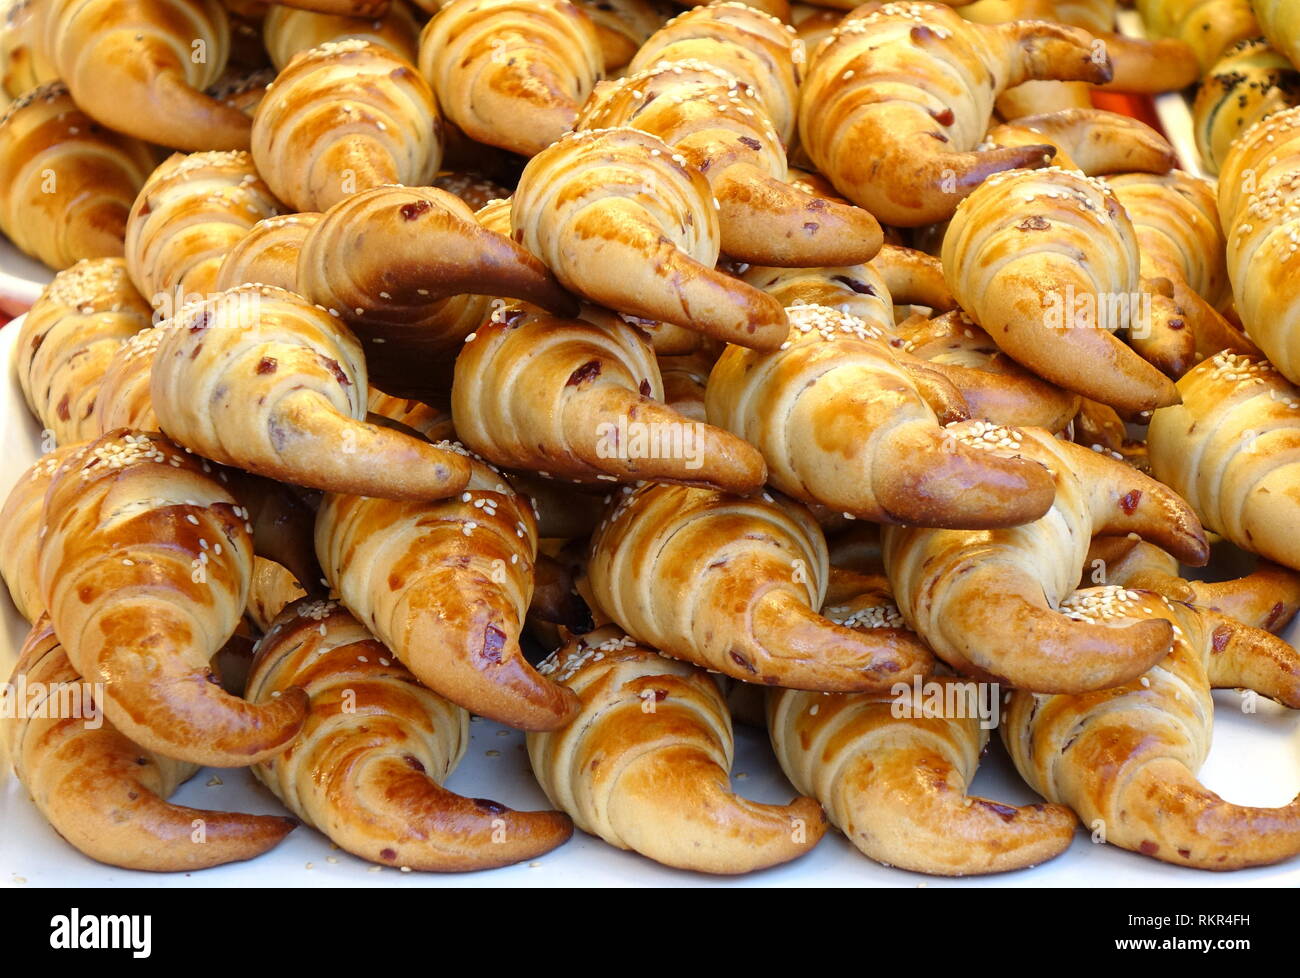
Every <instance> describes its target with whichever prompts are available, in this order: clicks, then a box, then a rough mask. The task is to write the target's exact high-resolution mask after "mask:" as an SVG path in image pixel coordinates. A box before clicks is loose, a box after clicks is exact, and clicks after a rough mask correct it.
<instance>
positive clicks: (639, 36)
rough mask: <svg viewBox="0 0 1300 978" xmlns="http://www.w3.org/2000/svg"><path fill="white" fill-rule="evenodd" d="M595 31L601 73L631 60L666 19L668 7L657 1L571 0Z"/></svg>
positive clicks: (620, 66)
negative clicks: (602, 59) (602, 67)
mask: <svg viewBox="0 0 1300 978" xmlns="http://www.w3.org/2000/svg"><path fill="white" fill-rule="evenodd" d="M575 2H576V3H577V5H578V7H580V8H581V9H582V12H583V13H585V14H586V15H587V16H588V17H589V18H590V19H591V23H592V26H593V27H595V28H596V39H597V41H598V42H599V43H600V51H601V56H602V57H603V58H604V62H605V71H607V72H609V71H616V70H618V69H619V68H622V67H623V66H624V65H626V64H627V63H628V62H629V61H631V60H632V58H633V57H635V55H636V53H637V51H638V50H640V48H641V45H642V44H644V43H645V42H646V41H647V40H649V39H650V35H652V34H653V33H654V32H655V31H657V30H659V28H660V27H662V26H663V25H664V21H666V20H668V18H669V11H671V10H672V8H671V7H669V6H667V5H666V4H664V3H661V2H660V0H575Z"/></svg>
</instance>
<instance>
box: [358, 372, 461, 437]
mask: <svg viewBox="0 0 1300 978" xmlns="http://www.w3.org/2000/svg"><path fill="white" fill-rule="evenodd" d="M367 410H369V412H370V413H371V414H372V415H378V416H379V417H381V418H387V419H388V420H389V421H396V422H397V423H398V424H399V425H401V426H402V427H405V428H410V429H411V430H412V431H416V432H419V433H420V434H421V435H423V436H424V437H425V438H427V439H428V440H429V441H432V442H439V441H455V440H456V427H455V425H454V424H452V419H451V408H450V407H449V406H444V405H441V404H439V405H437V406H435V405H432V404H426V403H425V402H424V401H416V400H412V399H411V398H408V397H394V396H393V395H392V394H385V393H384V392H383V391H381V390H379V389H378V388H376V387H374V386H373V385H371V387H370V403H369V404H368V405H367Z"/></svg>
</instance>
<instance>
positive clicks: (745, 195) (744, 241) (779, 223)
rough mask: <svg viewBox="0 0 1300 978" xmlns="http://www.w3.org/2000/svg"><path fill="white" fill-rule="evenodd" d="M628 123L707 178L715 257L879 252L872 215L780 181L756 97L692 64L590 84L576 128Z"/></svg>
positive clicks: (803, 261) (839, 257)
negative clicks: (714, 218) (716, 237)
mask: <svg viewBox="0 0 1300 978" xmlns="http://www.w3.org/2000/svg"><path fill="white" fill-rule="evenodd" d="M615 126H631V127H632V128H634V129H640V130H642V131H643V132H648V133H650V134H651V135H653V136H657V137H659V138H660V139H662V140H663V141H664V142H665V143H667V144H668V145H669V146H671V147H672V148H673V149H674V150H676V151H677V152H678V153H680V154H681V155H682V156H684V157H685V158H686V161H687V162H688V163H689V164H690V165H691V166H693V167H695V168H696V169H698V170H699V171H700V172H701V173H703V174H704V176H705V179H706V180H708V182H709V186H710V188H711V189H712V191H713V194H714V196H715V197H716V198H717V201H718V204H719V208H720V209H719V212H718V221H719V226H720V229H721V235H722V237H721V247H722V251H723V252H725V253H726V254H728V255H730V256H731V257H732V258H735V259H738V260H741V261H747V262H761V263H763V264H766V265H787V266H795V267H800V268H803V267H808V266H812V265H850V264H856V263H858V262H864V261H867V260H868V259H870V258H871V257H872V256H873V255H875V254H876V252H878V251H879V250H880V245H881V240H882V237H881V230H880V225H879V224H878V223H877V222H876V219H875V218H874V217H872V216H871V215H870V214H869V213H867V212H866V211H864V210H862V209H861V208H860V207H853V206H851V205H849V204H845V203H840V202H837V201H836V200H830V199H827V198H825V197H819V196H816V195H814V194H809V193H806V192H805V191H804V190H802V189H801V188H799V187H798V186H797V185H795V184H793V183H790V182H789V181H788V180H787V175H788V166H787V163H786V158H785V149H784V147H783V146H782V144H781V140H780V137H779V136H778V135H777V133H776V130H775V129H774V128H773V126H772V123H771V121H770V120H769V119H768V117H767V115H766V113H765V111H764V109H763V105H762V103H761V102H760V101H759V99H758V95H757V93H756V92H755V91H754V90H753V89H750V88H747V87H745V86H744V85H743V83H741V82H739V81H737V80H736V79H735V78H733V77H732V76H731V75H729V74H727V73H726V72H725V71H723V70H721V69H719V68H715V67H713V66H711V65H708V64H705V63H703V62H698V61H684V62H669V61H663V62H660V63H659V64H657V65H656V66H655V67H653V68H649V69H647V70H645V71H640V72H638V73H637V74H635V75H629V76H627V77H625V78H623V79H620V80H619V81H617V82H605V83H602V84H601V85H599V86H597V88H596V92H595V94H594V95H593V96H592V98H591V99H590V100H589V101H588V103H587V105H586V106H585V107H584V108H583V110H582V114H581V115H580V116H579V118H578V123H577V128H579V129H608V128H612V127H615Z"/></svg>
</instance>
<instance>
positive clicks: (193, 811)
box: [0, 619, 298, 873]
mask: <svg viewBox="0 0 1300 978" xmlns="http://www.w3.org/2000/svg"><path fill="white" fill-rule="evenodd" d="M10 682H12V683H14V684H15V685H19V684H23V685H25V686H26V687H27V688H28V689H30V690H34V689H38V688H41V687H42V686H44V687H47V688H48V690H49V692H48V694H47V695H49V696H51V697H53V696H56V695H57V696H58V697H59V698H60V702H61V703H62V702H64V701H65V698H66V701H68V702H70V703H72V704H79V710H78V712H80V714H81V715H79V716H70V715H67V713H68V712H71V711H63V710H55V711H53V712H55V713H58V714H59V715H58V716H54V717H47V716H44V715H43V714H44V713H46V712H48V711H46V710H44V709H43V707H44V705H45V704H44V703H42V704H41V706H40V707H38V708H37V711H36V712H35V715H32V714H31V713H29V712H28V711H26V710H24V711H21V712H20V713H19V715H18V716H12V715H10V714H8V713H6V715H5V718H4V719H3V720H0V740H3V741H4V743H5V746H6V748H7V751H8V755H9V758H10V760H11V762H12V763H13V766H14V774H15V775H16V776H17V778H18V781H19V782H20V783H21V784H22V786H23V787H24V788H26V789H27V791H28V793H29V794H30V795H31V797H32V800H33V801H34V802H35V803H36V807H37V809H39V810H40V813H41V814H42V815H44V816H45V818H46V819H47V820H48V821H49V823H50V825H51V826H52V827H53V828H54V830H55V831H56V832H58V833H59V835H61V836H62V837H63V838H64V839H66V840H67V841H68V842H70V843H71V844H72V845H74V846H76V847H77V848H78V849H79V850H81V852H83V853H85V854H86V855H87V856H89V857H90V858H91V859H96V860H98V861H99V862H102V863H107V864H109V865H110V866H120V867H122V868H123V869H138V870H149V871H153V872H173V873H178V872H188V871H190V870H195V869H206V868H208V867H209V866H220V865H222V864H223V863H230V862H237V861H239V860H242V859H252V858H254V857H255V856H260V855H261V854H262V853H264V852H266V851H267V850H269V849H272V848H274V847H275V845H276V844H277V843H278V842H279V841H280V840H281V839H283V838H284V837H285V836H286V835H288V834H289V833H290V832H291V831H293V829H294V827H295V826H296V825H297V824H298V823H297V822H296V821H295V820H294V819H292V818H282V817H279V816H275V815H245V814H243V813H240V812H213V811H205V810H203V809H197V808H184V807H182V806H180V805H172V804H169V803H168V802H167V798H168V796H169V795H171V793H172V792H173V791H175V790H176V788H177V787H179V786H180V785H181V784H182V783H183V782H184V781H186V780H188V779H189V778H191V777H193V776H194V774H195V773H197V771H198V765H196V764H190V763H187V762H185V761H177V760H173V759H172V758H170V757H167V756H165V755H163V754H159V753H156V752H155V751H152V750H150V749H148V748H146V747H141V746H140V745H139V744H136V743H133V742H132V741H131V740H130V739H128V738H127V737H126V736H125V735H124V734H122V733H121V732H120V731H119V730H117V728H115V727H114V726H113V724H112V723H111V722H107V721H105V720H104V719H103V717H102V716H101V715H99V713H98V707H97V706H96V703H95V702H94V700H93V697H94V696H96V695H97V691H96V690H95V687H94V686H93V684H91V683H89V682H86V681H85V680H83V679H82V678H81V676H80V675H79V674H78V673H77V670H76V669H75V668H74V667H73V665H72V663H71V662H69V661H68V656H67V654H66V652H65V650H64V648H63V646H61V645H60V644H59V640H58V638H57V637H56V636H55V634H54V630H53V629H52V628H51V627H50V625H49V622H48V620H47V619H45V620H42V621H41V622H39V623H38V624H37V625H36V627H35V628H33V629H32V631H31V633H30V634H29V635H28V636H27V641H26V642H25V643H24V645H23V648H22V651H21V653H20V654H19V659H18V664H17V665H16V666H15V668H14V672H13V676H12V677H11V678H10ZM92 710H93V711H94V712H93V713H92V712H90V711H92Z"/></svg>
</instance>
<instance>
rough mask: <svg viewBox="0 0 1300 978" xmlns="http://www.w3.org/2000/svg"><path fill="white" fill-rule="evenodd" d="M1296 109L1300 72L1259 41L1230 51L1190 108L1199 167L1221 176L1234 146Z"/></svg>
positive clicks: (1255, 39) (1208, 75) (1243, 42)
mask: <svg viewBox="0 0 1300 978" xmlns="http://www.w3.org/2000/svg"><path fill="white" fill-rule="evenodd" d="M1297 104H1300V70H1297V69H1296V68H1295V66H1294V65H1292V64H1291V62H1290V61H1288V60H1287V59H1286V58H1285V57H1284V56H1283V55H1281V54H1279V53H1278V52H1277V50H1276V49H1275V48H1273V47H1271V46H1270V45H1269V43H1268V42H1267V41H1265V40H1264V39H1263V38H1262V37H1249V38H1245V39H1244V40H1241V41H1238V42H1237V43H1236V44H1234V45H1232V47H1230V48H1228V49H1227V50H1226V51H1225V52H1224V53H1223V56H1222V57H1221V58H1220V59H1219V60H1218V61H1216V62H1215V63H1214V65H1213V66H1212V67H1211V68H1210V70H1209V71H1208V72H1207V73H1206V75H1205V78H1204V79H1203V80H1202V82H1201V85H1200V87H1199V88H1197V90H1196V100H1195V101H1194V102H1193V103H1192V125H1193V127H1194V129H1195V132H1196V148H1197V149H1198V150H1199V151H1200V156H1201V166H1202V167H1204V169H1205V171H1206V172H1207V173H1210V174H1215V173H1218V172H1219V168H1220V167H1221V166H1222V165H1223V161H1224V159H1225V158H1226V157H1227V155H1228V150H1229V148H1230V147H1231V146H1232V143H1233V141H1234V140H1235V139H1236V138H1237V137H1238V136H1240V135H1241V134H1242V133H1243V132H1245V131H1246V130H1247V129H1249V128H1250V127H1251V126H1253V125H1254V124H1255V123H1256V122H1258V121H1259V120H1260V119H1262V118H1264V116H1266V115H1272V114H1273V113H1274V112H1279V111H1281V110H1283V109H1289V108H1292V107H1294V106H1295V105H1297Z"/></svg>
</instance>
